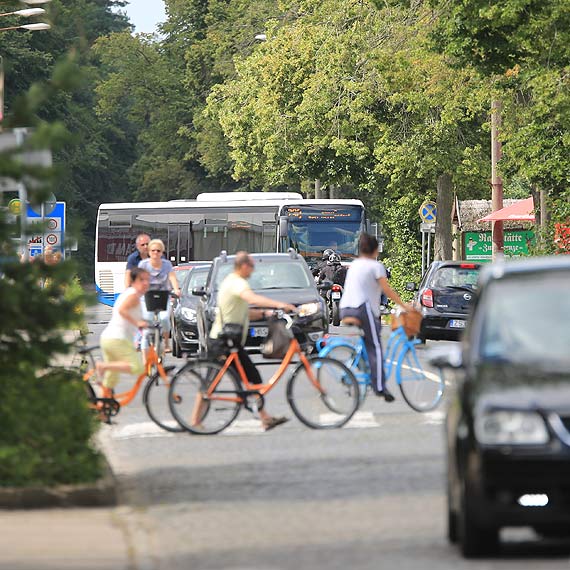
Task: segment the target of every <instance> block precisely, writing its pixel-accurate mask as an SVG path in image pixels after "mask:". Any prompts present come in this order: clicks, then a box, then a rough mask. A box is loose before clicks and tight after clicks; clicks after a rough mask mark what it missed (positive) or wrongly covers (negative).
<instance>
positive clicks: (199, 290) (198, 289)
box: [192, 287, 206, 297]
mask: <svg viewBox="0 0 570 570" xmlns="http://www.w3.org/2000/svg"><path fill="white" fill-rule="evenodd" d="M192 295H196V297H205V296H206V290H205V289H204V287H194V289H192Z"/></svg>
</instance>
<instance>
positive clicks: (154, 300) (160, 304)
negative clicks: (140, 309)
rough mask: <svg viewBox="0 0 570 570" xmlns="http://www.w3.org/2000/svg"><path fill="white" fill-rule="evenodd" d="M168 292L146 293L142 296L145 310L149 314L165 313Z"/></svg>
mask: <svg viewBox="0 0 570 570" xmlns="http://www.w3.org/2000/svg"><path fill="white" fill-rule="evenodd" d="M168 296H169V292H168V291H147V292H146V293H145V294H144V302H145V305H146V310H147V311H150V312H154V311H156V312H159V311H166V309H167V307H168Z"/></svg>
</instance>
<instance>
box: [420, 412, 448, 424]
mask: <svg viewBox="0 0 570 570" xmlns="http://www.w3.org/2000/svg"><path fill="white" fill-rule="evenodd" d="M423 416H424V418H425V421H424V423H425V424H432V425H439V424H442V423H443V421H444V420H445V412H444V411H442V410H435V411H433V412H426V413H425V414H423Z"/></svg>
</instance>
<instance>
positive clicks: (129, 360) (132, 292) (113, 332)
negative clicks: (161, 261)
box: [97, 268, 150, 397]
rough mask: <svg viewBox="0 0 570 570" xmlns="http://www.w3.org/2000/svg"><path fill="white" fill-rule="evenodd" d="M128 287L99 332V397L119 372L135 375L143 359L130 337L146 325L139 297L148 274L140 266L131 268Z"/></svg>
mask: <svg viewBox="0 0 570 570" xmlns="http://www.w3.org/2000/svg"><path fill="white" fill-rule="evenodd" d="M131 278H132V283H131V286H130V287H129V288H128V289H126V290H125V291H123V292H122V293H121V294H120V295H119V297H118V298H117V300H116V301H115V305H114V306H113V314H112V315H111V320H110V321H109V324H108V325H107V327H106V328H105V330H104V331H103V333H102V334H101V350H102V352H103V359H104V362H98V363H97V373H98V374H99V375H100V374H103V373H104V374H105V376H104V379H103V388H104V393H103V397H110V396H111V395H112V393H113V388H114V387H115V386H116V385H117V383H118V381H119V374H120V373H121V372H125V373H129V374H134V375H139V374H141V373H142V372H143V370H144V367H143V362H142V358H141V356H140V353H138V352H137V351H136V350H135V346H134V338H135V335H136V333H137V331H138V329H139V328H144V327H146V326H147V322H146V321H144V320H143V319H142V309H141V297H142V296H143V295H144V294H145V293H146V292H147V291H148V288H149V286H150V274H149V273H148V272H147V271H145V270H144V269H139V268H135V269H133V270H132V271H131Z"/></svg>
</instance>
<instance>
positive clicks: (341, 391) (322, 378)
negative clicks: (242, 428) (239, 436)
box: [169, 304, 359, 435]
mask: <svg viewBox="0 0 570 570" xmlns="http://www.w3.org/2000/svg"><path fill="white" fill-rule="evenodd" d="M311 305H312V304H309V305H305V306H304V305H301V307H299V313H297V314H296V315H295V316H294V317H291V316H289V315H287V314H285V313H283V312H282V311H277V312H276V313H275V314H276V315H277V317H278V318H279V319H283V320H285V321H286V323H287V324H286V329H287V330H288V331H289V336H290V342H289V347H288V349H287V353H286V354H285V357H284V358H283V360H282V362H281V363H280V365H279V368H278V369H277V371H276V372H275V374H273V376H272V377H271V379H270V380H269V381H268V382H267V383H266V384H251V383H250V382H249V381H248V379H247V376H246V374H245V371H244V369H243V366H242V364H241V362H240V360H239V357H238V349H237V346H236V345H237V343H239V342H240V339H239V338H232V337H231V336H228V335H222V336H221V338H222V340H224V342H225V343H226V346H227V349H228V352H229V354H228V355H227V358H226V360H225V362H223V363H222V362H220V361H218V360H213V359H208V358H206V359H202V358H198V359H195V360H189V361H188V362H187V364H186V365H184V367H183V368H181V369H180V370H179V371H178V372H177V373H176V374H175V375H174V377H173V378H172V382H171V386H170V392H169V404H170V410H171V412H172V415H173V416H174V417H175V419H176V421H178V423H179V424H180V425H181V426H182V427H183V428H184V429H186V430H188V431H189V432H191V433H193V434H198V435H210V434H216V433H219V432H221V431H222V430H224V429H225V428H227V427H228V426H229V425H230V424H231V423H232V422H233V421H234V420H235V419H236V418H237V416H238V414H239V411H240V409H241V408H242V406H243V407H244V408H245V409H246V410H248V411H249V412H251V413H253V414H254V415H256V414H257V413H258V412H259V411H260V410H261V409H263V405H264V402H265V395H266V394H267V393H268V392H269V391H270V390H271V389H272V388H273V387H274V386H275V384H277V382H278V381H279V380H280V379H281V378H282V377H283V375H284V374H285V371H286V370H287V368H288V366H289V365H290V364H291V363H293V358H294V357H295V356H297V355H298V357H299V360H297V361H295V363H297V364H298V366H297V368H296V369H295V370H294V371H293V374H292V375H291V377H290V378H289V382H288V384H287V400H288V402H289V405H290V407H291V409H292V411H293V413H294V414H295V416H297V418H298V419H299V420H300V421H301V422H302V423H303V424H305V425H306V426H308V427H310V428H313V429H327V428H339V427H342V426H343V425H345V424H346V423H347V422H348V421H349V420H350V418H351V417H352V416H353V415H354V413H355V412H356V410H357V408H358V403H359V391H358V382H357V381H356V378H355V377H354V375H353V373H352V372H351V371H350V370H349V369H348V368H347V367H346V366H345V365H344V364H343V363H342V362H339V361H338V360H333V359H332V358H327V357H319V356H308V355H307V354H306V353H305V351H304V350H303V349H302V348H301V344H300V343H299V341H298V340H297V338H296V336H299V335H300V334H301V331H300V329H297V328H296V327H295V324H296V323H298V322H299V321H300V320H301V319H304V318H308V319H310V318H311V317H312V316H313V315H314V312H316V310H317V309H316V308H313V307H311ZM307 307H310V308H307ZM311 310H314V312H313V315H311V314H310V311H311ZM307 313H309V314H307ZM230 367H232V368H230ZM234 370H237V372H238V375H239V378H238V377H236V374H235V372H234Z"/></svg>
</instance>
